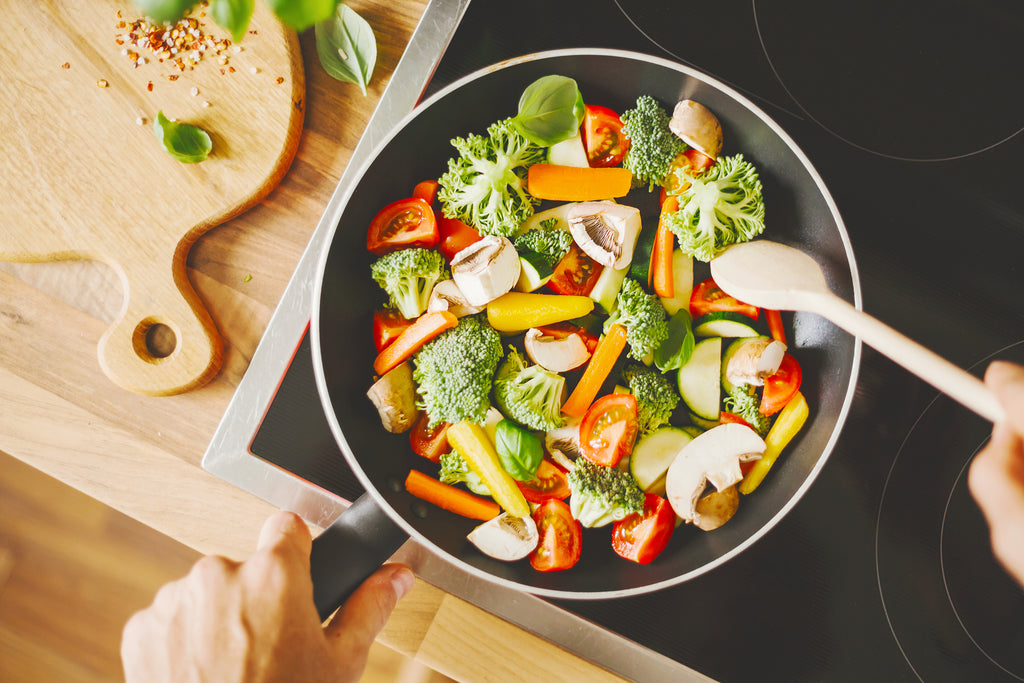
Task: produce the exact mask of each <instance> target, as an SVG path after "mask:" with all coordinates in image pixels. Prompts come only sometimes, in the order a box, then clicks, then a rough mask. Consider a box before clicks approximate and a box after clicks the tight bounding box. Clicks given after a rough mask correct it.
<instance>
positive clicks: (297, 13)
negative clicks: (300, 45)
mask: <svg viewBox="0 0 1024 683" xmlns="http://www.w3.org/2000/svg"><path fill="white" fill-rule="evenodd" d="M339 1H340V0H267V4H268V5H270V8H271V9H272V10H274V14H276V15H277V16H278V18H279V19H280V20H281V21H283V22H284V23H286V24H288V25H289V26H291V27H292V28H293V29H295V30H296V31H302V30H305V29H307V28H309V27H310V26H312V25H314V24H318V23H320V22H321V21H327V20H328V19H330V18H331V15H332V14H334V11H335V10H336V9H337V8H338V4H339Z"/></svg>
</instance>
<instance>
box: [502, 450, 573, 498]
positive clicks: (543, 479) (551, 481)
mask: <svg viewBox="0 0 1024 683" xmlns="http://www.w3.org/2000/svg"><path fill="white" fill-rule="evenodd" d="M516 484H518V485H519V490H520V491H522V492H523V496H524V497H525V498H526V500H528V501H530V502H531V503H543V502H544V501H545V500H549V499H551V498H557V499H558V500H564V499H565V498H568V497H569V494H570V493H572V491H570V490H569V480H568V479H566V477H565V472H563V471H562V470H561V469H559V467H558V466H557V465H555V464H554V463H552V462H551V461H550V460H547V459H544V460H541V461H540V467H538V468H537V474H536V475H535V476H534V477H533V479H531V480H530V481H517V482H516Z"/></svg>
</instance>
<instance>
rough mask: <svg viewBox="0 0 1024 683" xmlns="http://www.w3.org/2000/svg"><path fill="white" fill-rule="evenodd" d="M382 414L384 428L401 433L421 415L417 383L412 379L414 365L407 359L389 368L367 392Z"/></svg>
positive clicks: (394, 432) (381, 420) (378, 411)
mask: <svg viewBox="0 0 1024 683" xmlns="http://www.w3.org/2000/svg"><path fill="white" fill-rule="evenodd" d="M366 395H367V396H368V397H369V398H370V401H371V402H372V403H373V405H374V406H375V407H376V408H377V413H378V414H380V422H381V424H382V425H384V429H386V430H388V431H389V432H391V433H393V434H401V433H402V432H404V431H407V430H408V429H410V428H412V426H413V424H414V423H415V422H416V417H417V416H418V415H419V408H417V407H416V385H415V384H413V381H412V366H411V365H410V364H409V361H405V362H404V363H402V364H401V365H398V366H396V367H394V368H392V369H391V370H389V371H388V372H387V373H386V374H385V375H384V376H383V377H381V378H380V379H378V380H377V381H376V382H374V384H373V386H371V387H370V390H369V391H367V392H366Z"/></svg>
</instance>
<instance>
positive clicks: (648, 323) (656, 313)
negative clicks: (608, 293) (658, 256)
mask: <svg viewBox="0 0 1024 683" xmlns="http://www.w3.org/2000/svg"><path fill="white" fill-rule="evenodd" d="M616 324H618V325H622V326H623V327H625V328H626V340H627V341H628V342H629V356H630V357H631V358H634V359H636V360H643V359H644V357H645V356H647V354H649V353H654V350H655V349H656V348H658V347H659V346H660V345H661V343H662V342H663V341H665V340H666V339H668V313H666V312H665V307H664V306H662V304H661V300H660V299H659V298H658V297H656V296H654V295H653V294H648V293H647V292H645V291H644V288H643V287H641V286H640V283H639V282H637V281H636V280H634V279H632V278H628V277H627V278H626V279H625V280H624V281H623V283H622V289H620V290H619V294H618V297H617V298H616V305H615V310H614V311H612V314H611V315H610V316H608V319H607V320H606V321H605V323H604V331H605V332H608V330H610V329H611V327H612V325H616Z"/></svg>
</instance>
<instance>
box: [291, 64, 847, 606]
mask: <svg viewBox="0 0 1024 683" xmlns="http://www.w3.org/2000/svg"><path fill="white" fill-rule="evenodd" d="M580 56H595V57H615V58H620V59H630V60H635V61H641V62H645V63H649V64H654V65H657V66H661V67H664V68H667V69H671V70H673V71H677V72H679V73H682V74H685V75H686V76H689V77H691V78H694V79H696V80H698V81H700V82H702V83H704V84H706V85H708V86H710V87H712V88H715V89H717V90H719V91H720V92H721V93H723V94H724V95H726V96H728V97H730V98H732V99H733V100H734V101H736V102H737V103H738V104H740V105H741V106H743V107H744V108H746V109H747V110H748V111H749V112H750V113H752V114H753V115H755V116H756V117H757V118H758V119H760V120H761V122H762V123H764V124H765V125H766V126H767V127H768V128H769V129H770V130H771V131H772V133H774V134H775V135H777V136H778V137H779V138H780V139H781V140H782V142H783V143H784V144H785V146H786V147H787V148H788V149H789V151H791V152H792V153H793V154H794V156H795V157H796V159H797V160H798V161H799V162H800V164H801V165H802V166H803V168H804V169H805V170H806V171H807V173H808V174H809V175H810V177H811V178H812V180H813V181H814V185H815V187H816V188H817V190H818V192H819V193H820V194H821V197H822V198H823V199H824V201H825V204H826V206H827V207H828V210H829V213H830V214H831V215H832V217H833V219H834V220H835V223H836V228H837V230H838V232H839V238H840V242H841V244H842V246H843V252H844V255H845V257H846V259H847V263H848V264H849V270H850V276H851V282H852V294H853V305H854V307H855V308H857V309H858V310H861V309H862V299H861V296H862V295H861V286H860V276H859V272H858V269H857V263H856V259H855V257H854V253H853V247H852V244H851V242H850V238H849V234H848V232H847V230H846V226H845V224H844V223H843V220H842V216H841V215H840V213H839V209H838V207H837V206H836V204H835V200H834V198H833V197H832V195H831V193H830V192H829V191H828V188H827V187H826V186H825V183H824V181H823V180H822V178H821V176H820V175H819V173H818V171H817V169H816V168H815V167H814V165H813V164H812V163H811V161H810V159H809V158H808V157H807V156H806V155H805V154H804V152H803V150H802V149H801V148H800V147H799V146H798V145H797V144H796V142H795V141H794V140H793V139H792V138H791V137H790V136H789V135H788V134H787V133H786V132H785V130H783V129H782V128H781V126H779V125H778V124H777V123H776V122H775V120H774V119H772V118H771V117H770V116H768V114H767V113H766V112H765V111H764V110H763V109H761V108H760V107H759V106H757V105H756V104H754V103H753V102H752V101H751V100H750V99H749V98H747V97H746V96H744V95H742V94H741V93H739V92H738V91H737V90H735V89H734V88H732V87H730V86H728V85H726V84H724V83H722V82H721V81H719V80H717V79H715V78H713V77H711V76H709V75H707V74H705V73H703V72H701V71H698V70H696V69H694V68H692V67H689V66H687V65H685V64H680V63H678V62H674V61H671V60H668V59H665V58H662V57H657V56H654V55H649V54H645V53H641V52H635V51H631V50H619V49H612V48H563V49H557V50H545V51H541V52H533V53H529V54H524V55H521V56H518V57H514V58H511V59H507V60H503V61H500V62H497V63H495V64H492V65H489V66H485V67H483V68H481V69H478V70H476V71H473V72H472V73H469V74H467V75H465V76H463V77H461V78H459V79H457V80H455V81H453V82H452V83H450V84H448V85H447V86H445V87H444V88H442V89H441V90H439V91H438V92H436V93H435V94H433V95H432V96H430V97H429V98H427V99H426V100H424V101H423V102H422V103H420V104H419V105H418V106H416V107H415V108H414V109H413V110H412V111H410V112H409V113H408V114H406V115H405V116H404V117H403V118H402V119H401V120H400V121H399V122H398V123H397V124H396V125H395V126H394V127H393V128H392V129H391V131H390V132H389V133H388V134H387V135H386V136H385V137H384V138H383V139H382V140H381V141H380V142H379V143H378V144H377V145H376V146H375V148H374V149H373V150H372V151H371V152H370V154H368V155H367V156H366V158H365V159H364V161H363V162H362V164H361V165H360V166H359V168H358V171H357V173H356V174H355V175H354V176H353V180H352V182H351V183H349V185H348V187H346V188H345V189H344V192H343V193H341V194H340V195H339V197H332V199H331V205H333V206H334V210H333V211H331V212H330V215H326V214H325V216H324V220H328V221H329V224H328V228H329V229H328V231H327V234H326V235H325V239H324V242H323V248H322V250H321V253H320V256H319V259H318V262H317V268H316V271H315V278H314V281H313V283H312V285H313V291H312V296H313V302H312V303H313V306H312V311H311V320H310V343H311V351H312V357H313V358H312V361H313V374H314V378H315V380H316V385H317V392H318V393H319V395H320V400H321V404H322V407H323V409H324V413H325V417H326V419H327V422H328V425H329V427H330V430H331V433H332V435H333V436H334V439H335V441H336V443H337V444H338V447H339V448H340V449H341V451H342V453H343V455H344V456H345V460H346V461H347V463H348V465H349V467H350V468H351V469H352V471H353V473H354V474H355V476H356V478H357V479H358V480H359V483H360V484H361V485H362V487H363V489H364V490H365V491H366V494H368V495H370V496H371V497H372V498H373V500H374V502H375V503H376V504H377V505H378V506H379V507H380V508H381V510H382V511H383V512H384V513H385V514H387V516H388V517H389V518H390V519H391V520H392V521H393V522H394V523H395V524H396V525H398V527H399V528H401V529H402V530H403V531H404V532H406V533H407V534H408V535H409V538H411V539H414V540H415V541H416V542H417V543H419V544H420V545H423V546H424V547H426V548H428V549H430V550H431V552H433V553H435V554H436V555H438V556H439V557H441V558H443V559H445V560H446V561H447V562H450V563H451V564H453V565H454V566H455V567H457V568H458V569H460V570H462V571H465V572H467V573H469V574H471V575H473V576H475V577H479V578H481V579H483V580H486V581H489V582H491V583H495V584H497V585H501V586H504V587H506V588H511V589H514V590H518V591H522V592H525V593H528V594H531V595H537V596H541V597H546V598H558V599H573V600H603V599H611V598H619V597H629V596H637V595H642V594H645V593H652V592H655V591H659V590H662V589H665V588H668V587H671V586H674V585H677V584H680V583H684V582H686V581H689V580H691V579H694V578H696V577H698V576H701V575H702V574H705V573H706V572H709V571H711V570H712V569H715V568H716V567H719V566H721V565H723V564H725V563H726V562H728V561H730V560H731V559H733V558H735V557H736V556H738V555H739V554H740V553H742V552H743V551H745V550H746V549H748V548H750V547H751V546H752V545H753V544H754V543H756V542H757V541H758V540H760V539H761V538H763V537H764V536H765V535H766V534H767V533H768V532H769V531H770V530H771V529H772V528H774V527H775V525H776V524H778V523H779V522H780V521H781V520H782V519H783V518H784V517H785V516H786V515H788V514H789V512H790V511H791V510H792V509H793V507H794V506H795V505H796V504H797V502H799V501H800V499H801V498H802V497H803V496H804V495H805V494H806V492H807V490H808V489H809V488H810V487H811V485H812V484H813V483H814V481H815V480H816V479H817V477H818V475H819V474H820V472H821V470H822V468H823V467H824V466H825V463H826V462H827V461H828V459H829V457H830V456H831V454H832V452H833V450H834V449H835V446H836V443H837V442H838V440H839V436H840V434H841V432H842V430H843V427H844V425H845V423H846V419H847V417H848V414H849V412H850V408H851V405H852V402H853V397H854V395H855V390H856V386H857V378H858V374H859V370H860V361H861V352H862V345H861V340H860V338H859V337H854V338H853V353H852V357H851V367H850V380H849V383H848V386H847V390H846V394H845V396H843V400H842V405H841V407H840V410H839V413H838V415H837V417H836V423H835V426H834V427H833V429H832V432H831V434H829V437H828V440H827V442H826V443H825V446H824V448H823V449H822V452H821V455H820V456H819V457H818V459H817V461H816V463H815V465H814V466H813V467H812V468H811V469H810V471H809V472H808V474H807V476H806V477H805V478H804V480H803V482H802V483H801V484H800V486H799V487H798V488H797V490H796V491H795V492H794V493H793V495H792V496H791V497H790V498H789V500H788V501H786V503H785V504H784V505H783V506H782V507H781V508H780V509H779V510H778V511H777V512H776V513H775V514H774V515H773V516H772V517H771V518H769V519H768V520H766V521H765V522H764V523H763V524H762V525H761V526H760V527H759V528H758V529H757V530H756V531H755V532H754V533H752V534H750V535H749V536H748V537H747V538H746V539H745V540H744V541H743V542H741V543H739V544H737V545H736V547H734V548H732V549H731V550H729V551H728V552H726V553H724V554H722V555H720V556H719V557H717V558H715V559H714V560H712V561H710V562H707V563H705V564H703V565H701V566H700V567H697V568H696V569H693V570H691V571H688V572H685V573H683V574H678V575H676V576H674V577H672V578H670V579H665V580H662V581H657V582H654V583H650V584H645V585H642V586H636V587H632V588H623V589H616V590H608V591H585V592H584V591H565V590H558V589H550V588H543V587H537V586H531V585H527V584H523V583H520V582H517V581H512V580H509V579H506V578H503V577H500V576H496V575H494V574H491V573H490V572H487V571H484V570H482V569H480V568H478V567H476V566H474V565H472V564H469V563H468V562H465V561H464V560H461V559H459V558H458V557H455V556H454V555H452V554H451V553H449V552H448V551H447V550H444V549H443V548H441V547H439V546H438V545H437V544H435V543H434V542H433V541H431V540H430V539H429V538H427V537H426V535H424V534H423V533H422V532H420V531H419V530H418V529H417V528H416V527H414V526H413V525H412V524H410V523H409V522H407V521H406V520H405V518H404V517H402V515H400V514H399V513H398V512H397V511H396V510H394V508H393V507H392V506H391V504H390V503H388V502H387V500H386V499H385V498H384V496H383V495H382V494H381V493H380V492H379V491H378V490H377V487H376V485H374V484H373V482H372V481H371V480H370V478H369V477H368V476H367V474H366V472H365V471H364V470H363V468H362V467H361V466H360V464H359V462H358V460H357V458H356V456H355V454H354V453H353V452H352V449H351V448H350V446H349V444H348V441H347V439H346V438H345V435H344V431H343V429H342V427H341V425H340V423H339V421H338V418H337V415H336V413H335V411H334V408H333V405H332V402H331V396H330V392H329V390H328V388H327V381H326V376H325V373H324V367H323V356H322V350H323V349H322V345H321V336H320V333H321V329H320V313H321V309H320V305H321V297H322V294H323V282H324V275H325V272H326V267H327V261H328V256H329V254H330V250H331V246H332V244H333V243H334V237H335V235H336V233H337V230H338V226H339V224H340V219H341V216H342V214H343V213H344V210H345V209H346V207H347V205H348V203H349V201H350V199H351V197H352V195H353V193H354V192H355V189H356V186H357V185H358V184H359V182H360V181H361V180H362V178H363V177H364V176H365V175H366V173H367V171H368V169H369V168H370V166H371V165H372V164H373V163H374V162H375V160H376V159H377V157H378V156H379V155H380V153H381V152H382V151H383V150H384V148H385V147H387V145H388V144H389V143H390V142H391V140H392V139H393V138H394V137H395V136H396V135H397V134H398V133H399V132H400V131H401V130H402V129H404V128H405V127H406V126H407V125H408V124H409V122H410V121H412V120H413V119H415V118H417V117H418V116H419V115H421V114H422V113H423V112H425V111H427V110H428V109H429V108H430V107H433V106H435V105H436V104H437V103H438V102H439V101H441V100H443V99H444V98H445V97H447V96H448V95H449V94H450V93H452V92H453V91H455V90H458V89H460V88H461V87H463V86H464V85H465V84H468V83H471V82H472V81H475V80H477V79H480V78H483V77H486V76H488V75H489V74H492V73H495V72H498V71H501V70H503V69H507V68H509V67H513V66H516V65H518V64H522V63H526V62H535V61H541V60H546V59H555V58H560V57H580ZM328 210H330V208H329V209H328Z"/></svg>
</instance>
